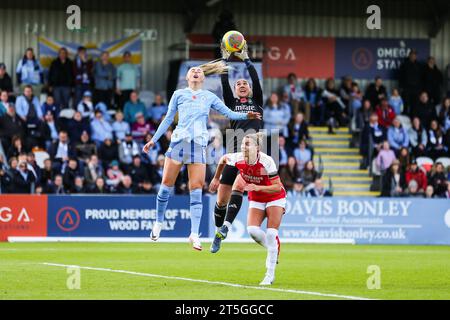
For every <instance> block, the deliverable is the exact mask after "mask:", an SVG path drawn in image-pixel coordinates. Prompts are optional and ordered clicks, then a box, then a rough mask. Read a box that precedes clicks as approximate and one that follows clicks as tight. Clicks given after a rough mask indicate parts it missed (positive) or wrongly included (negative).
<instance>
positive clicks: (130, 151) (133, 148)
mask: <svg viewBox="0 0 450 320" xmlns="http://www.w3.org/2000/svg"><path fill="white" fill-rule="evenodd" d="M140 154H141V149H140V148H139V145H138V144H137V143H136V141H133V136H132V134H131V132H127V134H126V135H125V140H124V141H122V142H121V143H120V145H119V160H120V163H121V164H122V165H124V166H129V165H130V164H131V163H132V162H133V157H134V156H136V155H140Z"/></svg>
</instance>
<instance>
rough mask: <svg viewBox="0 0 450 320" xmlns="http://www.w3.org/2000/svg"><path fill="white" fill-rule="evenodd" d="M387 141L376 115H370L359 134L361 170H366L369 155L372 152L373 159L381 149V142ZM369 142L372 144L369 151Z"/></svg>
mask: <svg viewBox="0 0 450 320" xmlns="http://www.w3.org/2000/svg"><path fill="white" fill-rule="evenodd" d="M385 140H387V131H386V129H385V128H384V127H382V126H380V125H379V124H378V115H377V114H376V113H372V115H371V116H370V119H369V123H368V124H367V125H366V126H365V127H364V129H363V131H362V134H361V142H360V151H359V152H360V154H361V155H362V156H363V157H364V159H363V163H362V165H361V168H367V167H368V166H369V164H370V162H371V161H372V159H369V154H370V152H372V154H373V156H374V157H375V156H376V155H377V154H378V151H379V150H380V149H381V147H382V144H383V141H385ZM370 141H372V144H373V150H369V148H370Z"/></svg>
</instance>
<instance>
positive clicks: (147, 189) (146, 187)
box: [137, 180, 156, 194]
mask: <svg viewBox="0 0 450 320" xmlns="http://www.w3.org/2000/svg"><path fill="white" fill-rule="evenodd" d="M137 193H139V194H155V193H156V191H155V189H153V184H152V182H151V181H150V180H144V182H143V183H142V187H140V188H139V189H138V190H137Z"/></svg>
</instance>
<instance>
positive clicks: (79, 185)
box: [72, 176, 86, 194]
mask: <svg viewBox="0 0 450 320" xmlns="http://www.w3.org/2000/svg"><path fill="white" fill-rule="evenodd" d="M72 193H73V194H83V193H86V188H85V187H84V179H83V177H80V176H77V177H75V187H74V189H73V191H72Z"/></svg>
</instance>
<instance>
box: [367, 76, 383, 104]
mask: <svg viewBox="0 0 450 320" xmlns="http://www.w3.org/2000/svg"><path fill="white" fill-rule="evenodd" d="M364 98H365V99H367V100H369V101H370V104H371V105H372V106H378V105H379V104H380V102H381V99H384V98H387V91H386V87H385V86H384V85H383V80H382V79H381V77H379V76H377V77H375V82H373V83H371V84H369V85H368V86H367V89H366V92H365V94H364Z"/></svg>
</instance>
